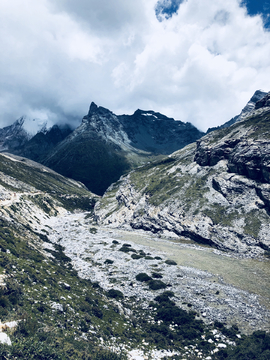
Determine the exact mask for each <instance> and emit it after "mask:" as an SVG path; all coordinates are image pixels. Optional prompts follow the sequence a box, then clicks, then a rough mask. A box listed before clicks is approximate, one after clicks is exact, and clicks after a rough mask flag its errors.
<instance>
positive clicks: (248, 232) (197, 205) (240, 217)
mask: <svg viewBox="0 0 270 360" xmlns="http://www.w3.org/2000/svg"><path fill="white" fill-rule="evenodd" d="M266 97H267V99H266V100H265V101H263V102H261V105H260V104H259V105H258V109H257V108H256V109H255V110H253V111H252V112H250V113H249V116H246V117H245V118H244V119H243V120H241V121H239V122H236V123H235V124H233V125H231V126H230V127H227V128H223V129H220V130H216V131H214V132H210V133H209V134H207V135H205V136H204V137H202V138H201V139H199V140H198V141H197V143H193V144H190V145H188V146H186V147H185V148H183V149H181V150H178V151H177V152H175V153H173V154H171V155H169V156H168V157H167V158H165V159H163V160H162V161H159V162H155V163H152V164H148V165H145V166H142V167H140V168H138V169H137V170H134V171H133V172H131V173H130V174H128V175H127V176H124V177H122V178H121V179H120V180H119V181H118V183H117V184H112V185H111V187H110V188H109V189H108V190H107V192H106V193H105V195H104V196H103V198H102V199H101V200H100V201H99V203H98V204H97V205H96V207H95V214H96V218H97V221H98V223H100V224H106V225H108V226H112V227H125V228H127V229H143V230H147V231H151V232H154V233H160V234H167V235H169V236H173V237H175V236H176V237H182V236H183V237H188V238H190V239H192V240H195V241H197V242H200V243H205V244H208V245H212V246H215V247H218V248H220V249H223V250H232V251H236V252H239V253H243V254H247V255H248V254H249V255H250V256H257V255H259V254H263V253H264V251H265V250H269V249H270V237H269V235H268V234H269V233H270V228H269V223H270V219H269V199H270V195H269V194H270V184H269V181H270V177H269V174H270V166H269V163H270V161H269V154H270V141H269V140H270V128H269V123H270V108H269V105H268V104H269V102H268V98H269V94H268V95H266Z"/></svg>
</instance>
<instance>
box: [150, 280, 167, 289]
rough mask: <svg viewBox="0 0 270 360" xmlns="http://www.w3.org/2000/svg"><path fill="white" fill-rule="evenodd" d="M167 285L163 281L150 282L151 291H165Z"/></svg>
mask: <svg viewBox="0 0 270 360" xmlns="http://www.w3.org/2000/svg"><path fill="white" fill-rule="evenodd" d="M166 287H167V285H166V284H165V283H164V282H163V281H161V280H150V281H149V289H151V290H159V289H165V288H166Z"/></svg>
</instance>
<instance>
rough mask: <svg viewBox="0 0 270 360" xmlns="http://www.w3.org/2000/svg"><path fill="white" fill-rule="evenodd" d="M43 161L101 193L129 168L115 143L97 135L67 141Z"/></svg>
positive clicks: (96, 192) (93, 190)
mask: <svg viewBox="0 0 270 360" xmlns="http://www.w3.org/2000/svg"><path fill="white" fill-rule="evenodd" d="M44 164H45V165H46V166H48V167H50V168H51V169H53V170H55V171H57V172H59V173H60V174H62V175H64V176H67V177H69V178H72V179H75V180H79V181H81V182H82V183H84V184H85V185H86V186H87V188H88V189H89V190H91V191H92V192H94V193H95V194H98V195H102V194H103V193H104V192H105V190H106V189H107V188H108V187H109V185H110V184H111V183H112V182H115V181H116V180H118V179H119V177H120V176H121V175H122V174H123V173H125V172H127V170H129V169H130V165H129V164H128V162H127V160H126V159H125V157H124V156H123V154H121V151H120V149H119V148H118V147H117V146H116V145H115V144H112V143H111V144H110V143H105V141H102V140H101V139H96V138H93V139H88V138H87V139H81V138H80V139H79V140H78V141H75V142H73V144H72V146H70V144H69V143H67V144H64V145H63V146H61V147H59V149H58V151H57V152H55V154H54V155H52V156H50V157H49V158H48V159H47V160H46V161H45V162H44Z"/></svg>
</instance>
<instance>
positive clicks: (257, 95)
mask: <svg viewBox="0 0 270 360" xmlns="http://www.w3.org/2000/svg"><path fill="white" fill-rule="evenodd" d="M266 95H267V92H265V91H262V90H256V91H255V93H254V94H253V95H252V97H251V98H250V100H249V101H248V103H247V104H246V106H245V107H244V108H243V109H242V111H241V113H240V114H239V115H236V116H235V117H233V118H232V119H231V120H229V121H227V122H225V123H224V124H222V125H220V126H217V127H212V128H209V129H208V130H207V133H209V132H211V131H214V130H218V129H223V128H227V127H229V126H231V125H233V124H235V123H236V122H239V121H241V120H243V119H244V118H245V117H246V116H248V115H249V114H251V112H252V111H253V110H254V109H256V103H257V102H258V101H260V100H261V99H263V98H264V97H265V96H266Z"/></svg>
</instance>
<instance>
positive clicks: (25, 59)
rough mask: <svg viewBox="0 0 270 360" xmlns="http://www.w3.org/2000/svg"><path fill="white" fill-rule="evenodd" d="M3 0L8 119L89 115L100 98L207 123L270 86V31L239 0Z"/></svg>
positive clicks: (0, 60) (0, 36)
mask: <svg viewBox="0 0 270 360" xmlns="http://www.w3.org/2000/svg"><path fill="white" fill-rule="evenodd" d="M156 2H157V0H147V1H143V0H136V1H135V0H130V1H126V0H115V1H113V2H112V1H110V2H108V1H107V0H77V1H76V2H74V1H72V0H58V1H53V0H39V1H34V0H25V1H24V2H22V1H20V0H9V1H7V0H1V2H0V24H1V25H0V47H1V57H0V77H1V86H0V126H4V125H6V124H7V123H10V122H12V121H14V120H15V119H16V118H18V117H19V116H21V115H24V114H25V115H27V116H31V114H33V113H38V112H41V113H42V114H43V116H45V117H46V118H47V119H48V120H49V121H55V119H56V118H58V119H59V120H61V121H62V120H63V119H65V118H72V119H74V117H75V118H77V119H80V118H81V117H82V116H83V115H84V114H85V113H86V112H87V110H88V106H89V104H90V102H91V101H95V102H96V103H97V104H98V105H101V106H105V107H108V108H110V109H111V110H112V111H115V112H116V113H127V112H128V113H131V112H133V111H135V110H136V109H137V108H141V109H146V110H147V109H153V110H156V111H160V112H163V113H164V114H165V115H168V116H172V117H174V118H176V119H179V120H183V121H190V122H192V123H193V124H194V125H196V126H198V127H199V128H201V129H203V130H206V129H207V128H208V127H210V126H216V125H218V124H221V123H224V122H225V121H227V120H229V119H230V118H231V117H233V116H234V115H236V114H237V113H239V112H240V110H241V108H242V107H243V106H244V105H245V103H246V102H247V101H248V100H249V98H250V97H251V96H252V95H253V93H254V91H255V90H256V89H264V90H270V89H269V84H270V81H269V80H270V65H269V58H270V33H269V32H266V31H265V30H264V29H263V23H262V20H261V18H260V17H259V16H254V17H249V16H248V15H247V13H246V11H245V8H243V7H240V6H239V1H238V0H227V1H226V2H224V1H223V0H216V1H212V0H205V1H203V2H202V1H201V0H187V1H183V2H182V3H181V5H180V8H179V10H178V12H177V14H174V15H173V16H172V17H171V18H170V19H168V20H165V21H163V22H159V21H158V20H157V19H156V17H155V6H156Z"/></svg>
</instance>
